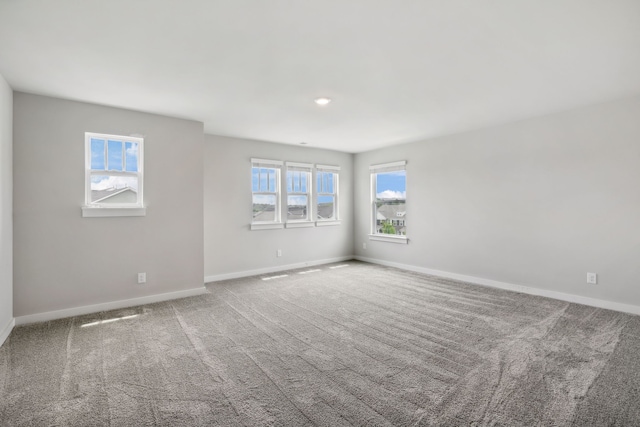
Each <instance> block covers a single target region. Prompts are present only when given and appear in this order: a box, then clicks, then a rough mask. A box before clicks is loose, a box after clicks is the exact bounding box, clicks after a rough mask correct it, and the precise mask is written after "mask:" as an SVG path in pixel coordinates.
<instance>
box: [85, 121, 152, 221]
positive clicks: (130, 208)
mask: <svg viewBox="0 0 640 427" xmlns="http://www.w3.org/2000/svg"><path fill="white" fill-rule="evenodd" d="M92 138H100V139H104V140H105V143H106V142H107V141H108V140H111V141H121V142H122V143H123V149H124V144H125V143H126V142H135V143H137V144H138V147H139V148H138V171H137V172H136V173H135V176H136V177H137V178H138V191H137V195H138V196H137V197H138V202H137V203H135V204H134V203H131V204H108V205H106V204H96V203H89V200H91V176H92V175H94V174H98V173H100V174H102V175H122V176H133V175H134V173H132V172H126V171H122V172H121V171H108V170H105V171H93V170H92V169H91V139H92ZM84 143H85V146H84V155H85V167H84V169H85V203H84V205H83V206H82V208H81V211H82V217H83V218H98V217H124V216H146V214H147V208H146V207H145V206H144V138H142V137H140V136H126V135H112V134H105V133H95V132H85V134H84ZM106 160H107V159H106V158H105V161H106Z"/></svg>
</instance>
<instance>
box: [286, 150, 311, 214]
mask: <svg viewBox="0 0 640 427" xmlns="http://www.w3.org/2000/svg"><path fill="white" fill-rule="evenodd" d="M312 168H313V165H310V164H306V163H293V162H287V227H311V226H313V222H311V219H312V216H311V187H312V186H311V171H312Z"/></svg>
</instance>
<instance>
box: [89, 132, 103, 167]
mask: <svg viewBox="0 0 640 427" xmlns="http://www.w3.org/2000/svg"><path fill="white" fill-rule="evenodd" d="M91 169H93V170H104V139H96V138H91Z"/></svg>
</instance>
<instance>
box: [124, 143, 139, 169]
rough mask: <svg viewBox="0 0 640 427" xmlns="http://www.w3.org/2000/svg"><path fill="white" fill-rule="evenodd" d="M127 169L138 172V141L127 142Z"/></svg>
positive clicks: (125, 146)
mask: <svg viewBox="0 0 640 427" xmlns="http://www.w3.org/2000/svg"><path fill="white" fill-rule="evenodd" d="M124 148H125V165H126V168H125V170H126V171H127V172H138V143H137V142H125V144H124Z"/></svg>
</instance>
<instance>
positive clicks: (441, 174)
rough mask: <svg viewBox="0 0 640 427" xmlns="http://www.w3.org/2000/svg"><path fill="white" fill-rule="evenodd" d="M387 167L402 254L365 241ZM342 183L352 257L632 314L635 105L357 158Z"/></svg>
mask: <svg viewBox="0 0 640 427" xmlns="http://www.w3.org/2000/svg"><path fill="white" fill-rule="evenodd" d="M394 160H407V161H408V165H407V195H408V196H407V197H408V200H407V221H408V229H407V234H408V237H409V239H410V243H409V244H408V245H398V244H393V243H384V242H374V241H369V240H368V237H367V234H368V233H369V224H370V221H369V212H370V208H369V206H370V200H369V198H370V190H369V171H368V167H369V165H371V164H376V163H384V162H390V161H394ZM354 182H355V189H354V192H355V196H356V197H355V218H356V230H355V234H354V235H355V250H356V254H357V255H358V256H361V257H368V258H372V259H378V260H383V261H386V262H394V263H400V264H404V265H409V266H414V267H424V268H428V269H433V270H441V271H445V272H452V273H457V274H462V275H468V276H473V277H476V278H483V279H491V280H495V281H500V282H506V283H511V284H516V285H524V286H530V287H534V288H541V289H547V290H552V291H556V292H563V293H567V294H573V295H580V296H583V297H589V298H596V299H600V300H606V301H613V302H618V303H624V304H631V305H636V306H640V262H639V261H638V260H640V97H635V98H631V99H624V100H619V101H616V102H610V103H606V104H601V105H596V106H592V107H589V108H582V109H577V110H572V111H568V112H562V113H557V114H553V115H548V116H545V117H540V118H535V119H530V120H525V121H520V122H516V123H512V124H507V125H503V126H497V127H492V128H489V129H484V130H478V131H473V132H468V133H463V134H458V135H453V136H448V137H442V138H435V139H431V140H427V141H423V142H417V143H412V144H406V145H400V146H395V147H391V148H387V149H382V150H377V151H372V152H367V153H363V154H357V155H356V156H355V160H354ZM363 242H366V243H367V247H368V248H367V249H366V250H364V249H362V243H363ZM587 272H596V273H598V279H599V283H598V284H597V285H587V284H586V273H587Z"/></svg>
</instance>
